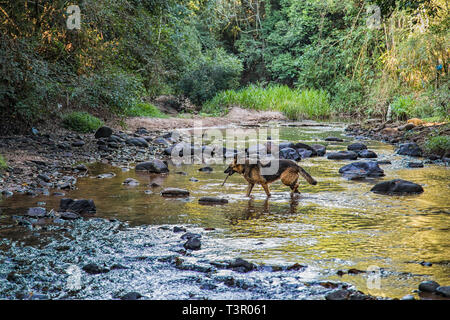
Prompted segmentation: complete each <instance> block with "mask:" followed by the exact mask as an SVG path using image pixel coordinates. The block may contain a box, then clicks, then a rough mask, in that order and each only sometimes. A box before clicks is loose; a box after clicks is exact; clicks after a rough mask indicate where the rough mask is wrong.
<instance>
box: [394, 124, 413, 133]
mask: <svg viewBox="0 0 450 320" xmlns="http://www.w3.org/2000/svg"><path fill="white" fill-rule="evenodd" d="M414 127H415V125H414V124H413V123H407V124H404V125H402V126H399V127H397V130H398V131H408V130H411V129H413V128H414Z"/></svg>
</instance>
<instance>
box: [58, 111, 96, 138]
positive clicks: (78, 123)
mask: <svg viewBox="0 0 450 320" xmlns="http://www.w3.org/2000/svg"><path fill="white" fill-rule="evenodd" d="M63 124H64V126H65V127H66V128H68V129H72V130H74V131H77V132H81V133H88V132H94V131H95V130H97V129H98V128H100V127H101V126H102V125H103V121H101V120H100V119H99V118H97V117H94V116H93V115H91V114H90V113H88V112H85V111H74V112H71V113H68V114H66V115H64V116H63Z"/></svg>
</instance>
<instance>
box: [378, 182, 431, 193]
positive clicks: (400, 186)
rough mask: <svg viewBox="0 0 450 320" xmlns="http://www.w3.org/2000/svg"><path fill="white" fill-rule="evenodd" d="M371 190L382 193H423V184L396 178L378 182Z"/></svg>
mask: <svg viewBox="0 0 450 320" xmlns="http://www.w3.org/2000/svg"><path fill="white" fill-rule="evenodd" d="M370 191H372V192H375V193H380V194H417V193H422V192H423V188H422V186H421V185H419V184H417V183H414V182H411V181H406V180H402V179H394V180H390V181H384V182H380V183H378V184H376V185H375V186H374V187H373V188H372V189H370Z"/></svg>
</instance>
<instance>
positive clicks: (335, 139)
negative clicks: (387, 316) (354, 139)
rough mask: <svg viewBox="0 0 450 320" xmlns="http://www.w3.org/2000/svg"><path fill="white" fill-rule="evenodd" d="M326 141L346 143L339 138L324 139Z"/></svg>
mask: <svg viewBox="0 0 450 320" xmlns="http://www.w3.org/2000/svg"><path fill="white" fill-rule="evenodd" d="M324 140H325V141H334V142H344V140H343V139H341V138H338V137H327V138H325V139H324Z"/></svg>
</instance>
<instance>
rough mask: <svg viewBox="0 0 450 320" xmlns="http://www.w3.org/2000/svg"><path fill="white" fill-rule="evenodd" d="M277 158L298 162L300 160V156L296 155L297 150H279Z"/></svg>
mask: <svg viewBox="0 0 450 320" xmlns="http://www.w3.org/2000/svg"><path fill="white" fill-rule="evenodd" d="M279 157H280V158H281V159H288V160H294V161H299V160H301V156H300V155H299V154H298V152H297V150H295V149H293V148H284V149H281V150H280V153H279Z"/></svg>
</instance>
